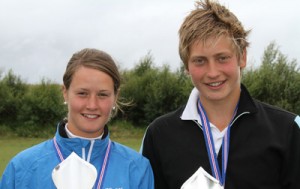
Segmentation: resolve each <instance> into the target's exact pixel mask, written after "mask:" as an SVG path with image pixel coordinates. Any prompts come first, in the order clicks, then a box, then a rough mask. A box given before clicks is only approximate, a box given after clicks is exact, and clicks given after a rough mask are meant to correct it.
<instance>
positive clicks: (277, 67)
mask: <svg viewBox="0 0 300 189" xmlns="http://www.w3.org/2000/svg"><path fill="white" fill-rule="evenodd" d="M243 83H244V84H245V85H246V86H247V88H248V89H249V91H250V93H251V94H252V95H253V97H254V98H256V99H259V100H260V101H263V102H266V103H269V104H272V105H275V106H278V107H282V108H284V109H286V110H288V111H291V112H294V113H297V114H300V71H299V67H297V62H296V60H292V61H288V58H287V57H286V56H285V55H283V54H282V53H281V52H280V51H279V49H278V47H277V46H276V44H275V43H274V42H272V43H270V45H269V46H268V47H267V48H266V50H265V51H264V54H263V58H262V64H261V66H260V67H259V68H258V69H249V70H245V73H244V75H243Z"/></svg>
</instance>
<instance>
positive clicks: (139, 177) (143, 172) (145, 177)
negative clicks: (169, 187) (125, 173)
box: [129, 156, 154, 189]
mask: <svg viewBox="0 0 300 189" xmlns="http://www.w3.org/2000/svg"><path fill="white" fill-rule="evenodd" d="M129 171H130V173H131V174H130V175H131V176H130V181H129V183H130V188H132V189H154V178H153V172H152V168H151V166H150V163H149V161H148V159H146V158H145V157H143V156H140V157H139V158H138V159H137V160H136V161H134V163H132V164H131V166H130V170H129Z"/></svg>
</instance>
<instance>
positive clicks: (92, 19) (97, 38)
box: [0, 0, 300, 83]
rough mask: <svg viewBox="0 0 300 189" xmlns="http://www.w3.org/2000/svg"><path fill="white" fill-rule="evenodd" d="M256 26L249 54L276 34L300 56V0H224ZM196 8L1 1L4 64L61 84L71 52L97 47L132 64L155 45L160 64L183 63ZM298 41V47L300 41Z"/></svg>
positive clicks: (167, 1)
mask: <svg viewBox="0 0 300 189" xmlns="http://www.w3.org/2000/svg"><path fill="white" fill-rule="evenodd" d="M219 1H220V2H221V3H223V4H225V5H226V6H227V7H229V8H230V9H231V10H232V12H234V13H235V14H236V15H237V16H238V18H239V19H240V20H241V21H242V23H243V24H244V26H245V27H246V28H249V29H252V33H251V35H250V42H251V47H250V49H249V59H250V60H255V62H256V63H259V62H260V57H261V55H262V52H263V50H264V49H265V48H266V46H267V45H268V44H269V43H270V42H271V41H273V40H275V41H276V42H277V44H278V45H279V46H280V50H281V51H282V52H283V53H284V54H286V55H288V57H289V58H296V59H297V60H298V62H299V61H300V53H299V50H298V42H299V34H300V26H299V24H297V23H300V16H299V13H298V11H297V10H296V8H297V7H299V5H300V2H299V1H297V0H286V1H284V2H283V1H280V0H272V1H269V0H252V1H249V0H239V1H233V0H219ZM193 8H194V1H182V0H164V1H161V0H151V1H150V0H126V1H122V0H85V1H83V0H64V1H58V0H53V1H45V0H26V1H19V0H0V25H1V29H0V42H1V45H0V57H1V59H0V69H1V68H2V69H4V70H6V71H7V70H8V69H12V70H13V71H14V72H15V73H16V74H19V75H21V77H22V78H24V79H26V80H27V81H28V82H39V81H40V79H41V78H43V77H46V78H49V79H51V80H53V81H56V82H59V83H61V80H62V75H63V72H64V69H65V66H66V64H67V61H68V59H69V58H70V57H71V55H72V54H73V53H74V52H75V51H78V50H80V49H82V48H85V47H94V48H99V49H102V50H104V51H107V52H108V53H110V54H111V55H112V56H113V57H114V58H115V59H116V60H117V61H118V62H119V63H120V64H121V67H122V68H126V69H130V68H132V67H133V66H134V65H135V64H136V63H137V62H138V61H139V59H140V58H141V57H143V56H144V55H146V54H147V52H148V51H151V53H152V55H153V57H154V59H155V63H156V65H162V64H164V63H168V64H170V65H171V67H172V68H174V69H175V68H178V67H179V65H180V59H179V56H178V50H177V49H178V35H177V33H178V29H179V27H180V24H181V23H182V21H183V19H184V17H185V16H186V15H187V14H188V12H189V11H190V10H192V9H193ZM296 45H297V46H296Z"/></svg>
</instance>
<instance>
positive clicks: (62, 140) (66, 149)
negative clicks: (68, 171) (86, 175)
mask: <svg viewBox="0 0 300 189" xmlns="http://www.w3.org/2000/svg"><path fill="white" fill-rule="evenodd" d="M65 124H66V121H61V122H60V123H58V126H57V132H56V134H55V137H56V141H57V143H58V145H59V147H60V149H61V152H62V153H63V155H64V157H67V156H69V155H70V154H71V153H72V152H75V153H76V154H77V155H78V156H80V157H81V156H82V148H85V149H87V150H88V149H89V147H90V144H91V141H90V140H86V139H81V138H68V136H67V134H66V131H65ZM108 141H109V132H108V127H107V125H106V126H105V127H104V134H103V136H102V139H96V140H95V142H94V145H93V154H94V155H99V153H105V149H106V147H107V145H108ZM94 155H93V156H94Z"/></svg>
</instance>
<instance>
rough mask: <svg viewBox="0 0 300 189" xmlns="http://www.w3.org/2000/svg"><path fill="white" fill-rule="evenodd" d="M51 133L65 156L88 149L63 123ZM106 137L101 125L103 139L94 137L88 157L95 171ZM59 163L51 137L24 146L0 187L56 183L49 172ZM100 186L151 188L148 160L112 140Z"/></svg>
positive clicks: (33, 188) (30, 188)
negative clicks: (34, 144) (33, 144)
mask: <svg viewBox="0 0 300 189" xmlns="http://www.w3.org/2000/svg"><path fill="white" fill-rule="evenodd" d="M55 137H56V140H57V143H58V145H59V147H60V150H61V152H62V154H63V156H64V157H65V158H66V157H68V156H69V155H70V154H71V152H75V153H76V154H77V155H78V156H80V157H82V148H84V149H85V151H86V152H85V153H86V154H87V153H88V151H89V148H90V144H91V142H90V141H89V140H84V139H79V138H72V139H70V138H67V135H66V133H65V129H64V124H63V123H61V124H59V126H58V130H57V132H56V135H55ZM108 141H109V134H108V129H107V127H105V132H104V135H103V139H102V140H100V139H98V140H95V143H94V146H93V149H92V155H91V159H90V163H91V164H93V165H94V166H95V167H96V169H97V172H98V174H99V172H100V171H101V166H102V162H103V159H104V156H105V152H106V148H107V145H108ZM59 163H60V159H59V158H58V156H57V153H56V150H55V148H54V144H53V140H52V139H51V140H47V141H45V142H43V143H40V144H38V145H36V146H33V147H31V148H29V149H26V150H24V151H23V152H21V153H19V154H18V155H17V156H15V157H14V158H13V159H12V160H11V161H10V163H9V164H8V166H7V167H6V169H5V171H4V173H3V175H2V180H0V189H52V188H53V189H54V188H56V187H55V185H54V183H53V181H52V177H51V173H52V170H53V169H54V168H55V166H56V165H58V164H59ZM98 176H99V175H98ZM95 185H96V184H95ZM101 188H102V189H108V188H109V189H153V188H154V180H153V173H152V169H151V166H150V163H149V161H148V160H147V159H146V158H144V157H143V156H142V155H140V154H139V153H137V152H135V151H134V150H132V149H130V148H128V147H126V146H123V145H121V144H119V143H116V142H112V143H111V151H110V155H109V160H108V164H107V168H106V172H105V176H104V179H103V182H102V187H101Z"/></svg>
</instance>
